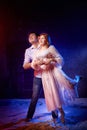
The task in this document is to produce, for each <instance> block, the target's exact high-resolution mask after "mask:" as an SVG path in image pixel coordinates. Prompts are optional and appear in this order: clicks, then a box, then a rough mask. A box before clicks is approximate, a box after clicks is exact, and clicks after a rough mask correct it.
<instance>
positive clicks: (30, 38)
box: [28, 33, 37, 44]
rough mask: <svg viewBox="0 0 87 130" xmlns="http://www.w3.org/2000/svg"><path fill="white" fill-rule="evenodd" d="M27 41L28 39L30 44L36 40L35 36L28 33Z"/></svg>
mask: <svg viewBox="0 0 87 130" xmlns="http://www.w3.org/2000/svg"><path fill="white" fill-rule="evenodd" d="M28 41H29V42H30V43H31V44H33V43H35V42H37V36H36V35H35V34H34V33H32V34H30V35H29V38H28Z"/></svg>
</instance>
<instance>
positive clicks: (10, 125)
mask: <svg viewBox="0 0 87 130" xmlns="http://www.w3.org/2000/svg"><path fill="white" fill-rule="evenodd" d="M30 100H31V99H0V130H87V98H77V99H75V101H74V102H70V104H69V106H63V108H64V111H65V124H62V123H61V121H60V113H59V117H58V120H57V121H56V123H55V122H54V121H53V120H52V116H51V113H50V112H48V111H47V108H46V104H45V99H44V98H40V99H39V100H38V103H37V106H36V111H35V114H34V116H33V119H32V120H31V121H30V122H25V117H26V114H27V110H28V106H29V104H30Z"/></svg>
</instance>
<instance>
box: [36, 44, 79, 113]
mask: <svg viewBox="0 0 87 130" xmlns="http://www.w3.org/2000/svg"><path fill="white" fill-rule="evenodd" d="M49 53H51V54H52V55H53V57H55V58H56V59H57V63H56V64H54V63H53V62H52V64H54V69H49V70H48V71H45V69H44V67H43V65H42V66H40V67H41V68H43V71H42V84H43V90H44V95H45V101H46V105H47V109H48V111H52V110H55V109H57V108H60V107H61V106H62V105H63V104H67V101H70V100H73V99H74V98H75V97H76V95H75V91H74V85H75V84H76V83H77V82H76V81H75V80H74V79H71V78H70V77H68V76H67V75H66V74H65V73H64V72H63V70H62V62H60V61H63V58H62V56H61V55H60V54H59V52H58V51H57V50H56V49H55V47H54V46H53V45H51V46H50V47H49V48H48V49H46V50H44V51H42V52H41V53H40V52H39V51H38V53H37V55H35V59H38V58H43V60H44V59H45V60H46V57H47V55H48V54H49Z"/></svg>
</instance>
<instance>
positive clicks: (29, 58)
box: [23, 49, 31, 65]
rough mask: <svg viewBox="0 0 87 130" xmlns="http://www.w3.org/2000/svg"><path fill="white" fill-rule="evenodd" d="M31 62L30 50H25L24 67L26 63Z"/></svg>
mask: <svg viewBox="0 0 87 130" xmlns="http://www.w3.org/2000/svg"><path fill="white" fill-rule="evenodd" d="M30 61H31V57H30V55H29V50H28V49H26V50H25V54H24V62H23V65H24V64H25V63H29V62H30Z"/></svg>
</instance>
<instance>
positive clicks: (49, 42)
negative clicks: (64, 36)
mask: <svg viewBox="0 0 87 130" xmlns="http://www.w3.org/2000/svg"><path fill="white" fill-rule="evenodd" d="M42 35H43V36H45V38H46V40H47V42H48V44H49V45H50V44H51V43H52V42H51V38H50V35H48V34H47V33H41V34H40V36H42Z"/></svg>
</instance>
